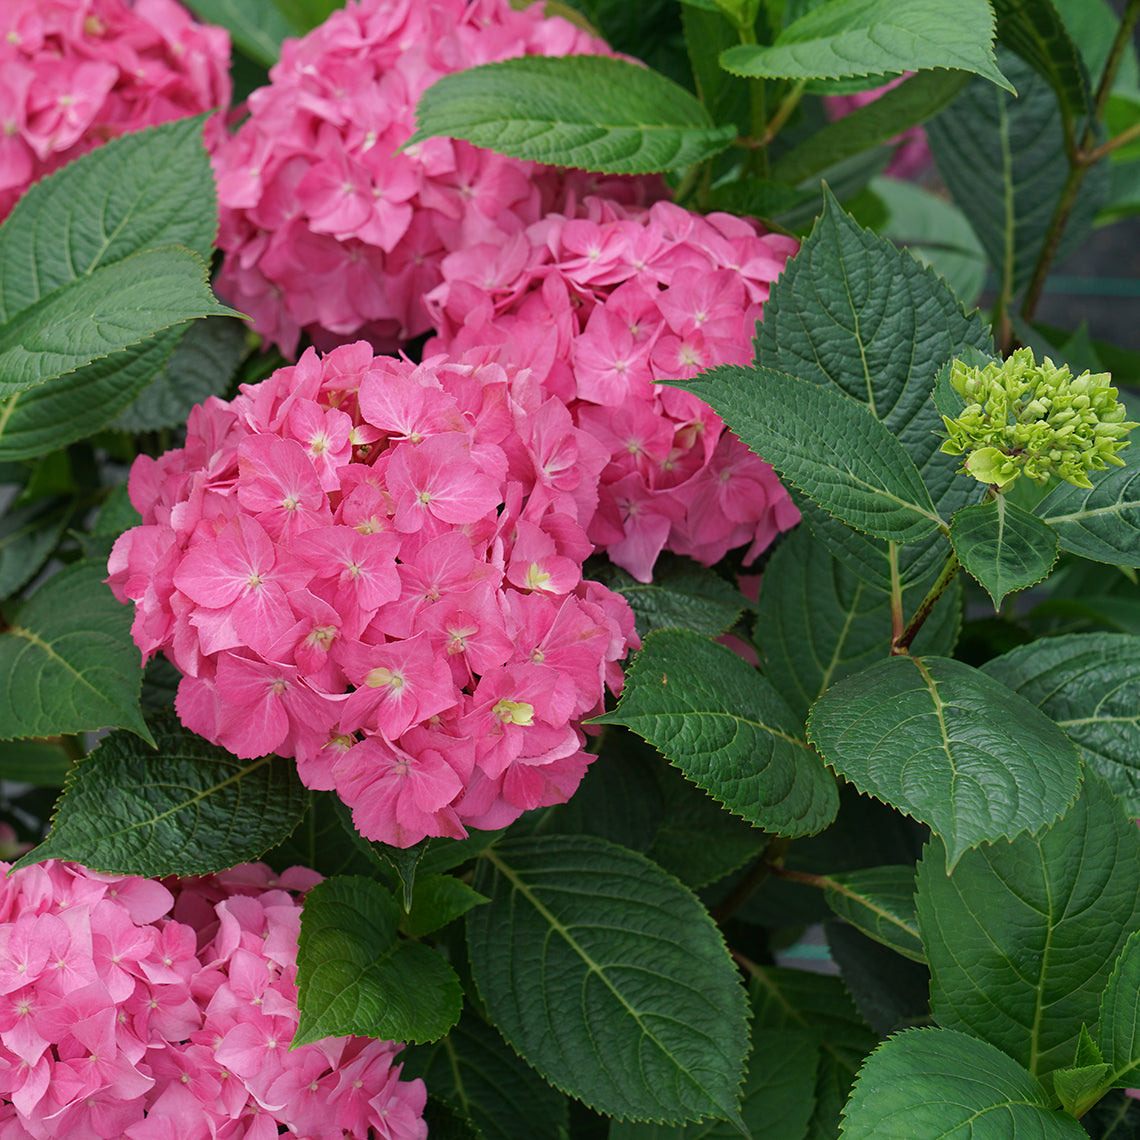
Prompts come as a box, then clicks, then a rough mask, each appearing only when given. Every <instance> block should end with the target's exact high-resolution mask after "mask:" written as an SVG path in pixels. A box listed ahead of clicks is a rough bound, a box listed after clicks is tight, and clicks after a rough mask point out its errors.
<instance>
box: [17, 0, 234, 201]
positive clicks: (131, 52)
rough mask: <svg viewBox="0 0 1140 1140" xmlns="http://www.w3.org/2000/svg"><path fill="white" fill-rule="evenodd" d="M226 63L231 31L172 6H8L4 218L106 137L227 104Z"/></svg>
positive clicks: (122, 1)
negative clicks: (28, 194) (32, 188)
mask: <svg viewBox="0 0 1140 1140" xmlns="http://www.w3.org/2000/svg"><path fill="white" fill-rule="evenodd" d="M229 63H230V40H229V35H228V33H227V32H226V31H225V30H224V29H222V28H215V27H210V26H208V25H206V24H199V23H197V22H196V21H195V20H194V19H193V18H192V17H191V16H190V14H189V13H188V12H187V11H186V9H185V8H183V7H182V6H181V5H180V4H177V3H175V2H174V0H4V3H3V4H0V220H3V219H4V218H5V217H7V215H8V213H9V212H10V211H11V209H12V207H13V206H14V205H15V203H16V199H17V198H19V197H20V195H21V194H23V192H24V191H25V190H27V188H28V187H29V186H30V185H31V184H32V183H33V182H36V181H38V180H39V179H40V178H42V177H43V176H44V175H45V174H48V173H50V172H51V171H53V170H56V169H57V168H59V167H60V166H63V165H64V163H67V162H70V161H71V160H72V159H73V158H76V157H78V156H79V155H81V154H85V153H86V152H87V151H89V150H92V149H93V148H95V147H96V146H98V145H99V144H100V143H104V142H106V141H107V140H108V139H111V138H116V137H117V136H118V135H121V134H123V133H124V132H126V131H134V130H138V129H140V128H142V127H150V126H154V125H155V124H157V123H165V122H168V121H169V120H171V119H179V118H183V117H184V116H187V115H196V114H198V113H199V112H200V111H208V110H210V109H211V108H213V107H225V106H228V105H229V101H230V92H231V86H230V75H229ZM215 124H217V125H216V126H215ZM211 126H213V127H214V129H215V130H217V131H218V132H219V133H220V132H221V126H220V123H219V122H218V120H217V119H216V118H215V119H214V120H211Z"/></svg>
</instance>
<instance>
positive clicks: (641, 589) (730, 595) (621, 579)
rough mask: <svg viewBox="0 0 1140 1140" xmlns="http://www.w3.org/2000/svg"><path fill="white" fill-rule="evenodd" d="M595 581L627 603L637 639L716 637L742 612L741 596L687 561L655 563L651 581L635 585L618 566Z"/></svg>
mask: <svg viewBox="0 0 1140 1140" xmlns="http://www.w3.org/2000/svg"><path fill="white" fill-rule="evenodd" d="M598 578H599V580H600V581H602V582H604V583H605V585H607V586H608V587H609V588H610V589H611V590H613V591H614V592H615V593H617V594H621V596H622V597H623V598H625V600H626V601H627V602H629V606H630V609H632V610H633V613H634V617H635V618H636V619H637V632H638V634H639V635H640V636H641V637H645V636H646V635H647V634H650V633H652V632H653V631H654V630H657V629H675V628H680V629H691V630H694V631H695V632H697V633H704V634H708V635H709V636H710V637H716V635H717V634H720V633H724V631H725V630H726V629H730V628H731V627H732V626H733V625H735V624H736V622H737V619H738V618H739V617H740V615H741V613H742V612H743V610H744V605H745V602H744V598H743V597H741V595H740V593H739V591H737V590H734V589H733V588H732V587H731V586H730V585H729V584H728V583H727V582H726V581H725V580H724V579H723V578H722V577H720V575H719V574H716V573H714V572H713V571H712V570H710V569H708V567H705V566H699V565H697V564H696V563H694V562H689V561H687V560H685V561H680V560H677V561H672V560H670V559H669V558H668V557H667V556H666V557H662V558H660V559H658V561H657V564H656V565H655V566H654V568H653V581H651V582H639V581H637V579H636V578H634V577H633V576H632V575H631V574H627V573H626V572H625V571H624V570H622V569H620V568H618V567H616V566H615V567H612V568H611V567H606V568H605V569H604V570H602V572H601V573H600V574H599V575H598Z"/></svg>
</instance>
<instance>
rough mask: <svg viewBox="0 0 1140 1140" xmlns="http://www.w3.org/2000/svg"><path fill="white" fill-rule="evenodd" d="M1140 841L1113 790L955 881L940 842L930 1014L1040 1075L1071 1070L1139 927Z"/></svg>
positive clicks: (929, 858) (925, 896) (969, 864)
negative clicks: (1121, 956) (1117, 965)
mask: <svg viewBox="0 0 1140 1140" xmlns="http://www.w3.org/2000/svg"><path fill="white" fill-rule="evenodd" d="M1138 868H1140V833H1138V832H1137V829H1136V824H1135V823H1134V822H1133V821H1132V820H1130V819H1128V818H1127V817H1126V816H1125V814H1124V810H1123V808H1122V807H1121V805H1120V803H1119V802H1118V801H1117V800H1116V798H1115V796H1113V794H1112V792H1111V790H1110V789H1109V787H1108V785H1107V784H1105V783H1104V781H1103V780H1101V779H1100V777H1099V776H1097V775H1096V774H1095V773H1092V772H1087V771H1086V773H1085V780H1084V787H1083V790H1082V795H1081V796H1080V798H1079V799H1078V800H1077V801H1076V803H1075V804H1074V805H1073V806H1072V807H1071V808H1070V809H1069V810H1068V811H1067V812H1066V813H1065V815H1064V816H1063V817H1062V818H1061V820H1060V821H1059V822H1058V823H1056V824H1054V825H1053V826H1052V827H1050V828H1047V829H1045V830H1043V831H1042V832H1041V833H1040V834H1038V835H1036V836H1032V835H1024V834H1023V835H1019V836H1018V837H1017V838H1015V839H1014V840H1013V841H1012V842H1011V843H995V844H993V845H992V846H991V845H986V846H983V847H980V848H979V849H977V850H976V851H967V852H966V853H965V854H964V855H963V856H962V858H961V860H960V861H959V862H958V865H957V866H956V867H955V868H954V870H953V871H952V872H951V874H950V875H947V874H946V850H945V848H944V846H943V844H942V842H941V841H940V840H937V839H935V840H933V841H932V843H931V845H930V847H929V848H928V849H927V851H926V852H925V853H924V855H923V858H922V860H921V861H920V863H919V865H918V896H917V898H918V925H919V930H920V931H921V932H922V943H923V945H924V946H925V947H926V960H927V962H928V964H929V966H930V970H931V985H930V1005H931V1012H932V1013H933V1014H934V1017H935V1019H936V1020H937V1022H938V1023H939V1024H940V1025H943V1026H946V1027H947V1028H948V1029H960V1030H962V1031H964V1032H966V1033H972V1034H974V1035H975V1036H977V1037H980V1038H982V1040H984V1041H988V1042H989V1043H990V1044H991V1045H994V1046H996V1047H997V1048H999V1049H1001V1050H1002V1051H1003V1052H1004V1053H1007V1054H1008V1055H1009V1056H1010V1057H1012V1058H1013V1059H1014V1060H1016V1061H1017V1062H1018V1063H1019V1064H1021V1065H1024V1066H1025V1067H1026V1068H1027V1069H1028V1070H1029V1071H1030V1072H1031V1073H1032V1074H1033V1075H1034V1076H1036V1077H1044V1076H1045V1075H1046V1074H1047V1073H1049V1072H1051V1071H1052V1070H1054V1069H1062V1068H1068V1067H1069V1066H1070V1065H1072V1063H1073V1058H1074V1056H1075V1055H1076V1049H1077V1044H1078V1041H1079V1040H1080V1036H1081V1028H1082V1026H1083V1025H1084V1024H1086V1023H1087V1024H1089V1025H1092V1024H1094V1023H1095V1021H1096V1018H1097V1003H1098V1001H1099V995H1100V993H1101V992H1102V991H1103V990H1104V988H1105V985H1106V984H1107V982H1108V979H1109V975H1110V973H1111V972H1112V968H1113V964H1114V963H1115V962H1116V959H1117V957H1118V956H1119V954H1120V952H1121V950H1122V949H1123V947H1124V944H1125V942H1126V941H1127V939H1128V937H1129V935H1130V934H1132V933H1133V932H1134V931H1136V930H1137V929H1140V870H1138Z"/></svg>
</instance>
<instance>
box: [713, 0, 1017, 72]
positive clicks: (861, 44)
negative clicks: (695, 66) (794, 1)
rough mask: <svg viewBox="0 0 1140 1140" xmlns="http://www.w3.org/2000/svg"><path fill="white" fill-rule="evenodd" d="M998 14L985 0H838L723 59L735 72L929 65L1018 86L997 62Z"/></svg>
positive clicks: (916, 68)
mask: <svg viewBox="0 0 1140 1140" xmlns="http://www.w3.org/2000/svg"><path fill="white" fill-rule="evenodd" d="M993 38H994V17H993V13H992V12H991V11H990V6H989V4H987V3H986V2H985V0H958V2H957V3H955V4H954V6H953V8H947V7H946V5H945V4H942V3H939V2H938V0H832V2H831V3H829V4H825V5H823V6H822V7H819V8H815V9H814V10H813V11H811V12H809V13H808V14H807V15H805V16H801V17H800V19H798V20H796V21H795V23H793V24H790V25H789V26H788V27H786V28H785V29H784V30H783V31H782V32H781V33H780V34H779V35H778V36H777V37H776V41H775V43H774V44H772V45H771V46H770V47H757V46H754V45H743V44H742V45H740V46H738V47H734V48H730V49H729V50H728V51H726V52H724V53H723V54H722V55H721V57H720V62H721V66H723V67H725V68H727V70H729V71H731V72H734V73H735V74H737V75H748V76H767V77H769V78H772V79H838V78H840V77H841V76H845V75H875V74H877V73H884V74H891V75H898V74H899V73H900V72H903V71H921V70H923V69H924V68H930V67H949V68H957V69H959V70H961V71H972V72H976V73H977V74H978V75H983V76H985V77H986V78H987V79H988V80H990V81H991V82H992V83H996V84H997V85H998V86H999V87H1004V88H1005V89H1006V90H1007V91H1012V90H1013V87H1012V86H1010V83H1009V81H1008V80H1007V79H1006V78H1005V76H1004V75H1002V73H1001V72H1000V71H999V70H998V67H997V64H996V63H995V62H994V56H993V48H992V46H991V45H992V43H993Z"/></svg>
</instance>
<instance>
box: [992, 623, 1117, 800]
mask: <svg viewBox="0 0 1140 1140" xmlns="http://www.w3.org/2000/svg"><path fill="white" fill-rule="evenodd" d="M982 669H983V672H985V673H988V674H989V675H990V676H991V677H993V678H994V679H995V680H998V681H1000V682H1001V683H1002V684H1003V685H1008V686H1009V688H1011V689H1013V691H1014V692H1016V693H1018V694H1020V695H1021V696H1023V697H1024V698H1025V699H1026V700H1027V701H1029V702H1030V703H1031V704H1034V705H1036V706H1037V707H1038V708H1039V709H1041V711H1042V712H1043V713H1044V714H1045V715H1046V716H1048V717H1050V718H1051V719H1052V720H1054V721H1056V723H1057V724H1058V725H1059V726H1060V727H1061V728H1062V729H1064V731H1065V733H1066V734H1067V735H1068V737H1069V739H1070V740H1072V741H1073V743H1074V744H1076V746H1077V747H1078V748H1079V749H1080V750H1081V755H1082V756H1083V757H1084V759H1085V761H1086V763H1088V764H1089V766H1090V767H1092V768H1093V769H1094V770H1095V771H1097V772H1098V773H1100V775H1101V776H1102V777H1103V778H1104V779H1105V780H1107V781H1108V784H1109V787H1111V788H1112V790H1113V791H1114V792H1115V793H1116V795H1117V796H1119V797H1120V799H1121V802H1122V803H1123V804H1124V807H1125V810H1126V811H1127V812H1128V813H1129V815H1131V816H1133V817H1140V637H1130V636H1127V635H1126V634H1117V633H1076V634H1070V635H1068V636H1065V637H1050V638H1043V639H1041V640H1039V641H1035V642H1032V643H1031V644H1030V645H1027V646H1023V647H1021V648H1018V649H1014V650H1012V651H1011V652H1009V653H1005V654H1003V655H1002V656H1001V657H995V658H994V659H993V660H992V661H989V662H987V663H986V664H985V665H984V666H983V667H982Z"/></svg>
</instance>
